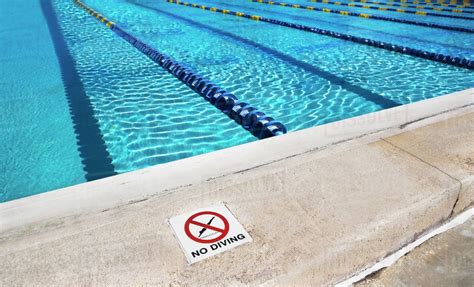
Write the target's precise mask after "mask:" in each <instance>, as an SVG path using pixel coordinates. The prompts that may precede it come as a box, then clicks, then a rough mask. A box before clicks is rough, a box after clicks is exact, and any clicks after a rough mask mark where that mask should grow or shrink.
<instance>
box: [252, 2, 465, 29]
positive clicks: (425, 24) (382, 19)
mask: <svg viewBox="0 0 474 287" xmlns="http://www.w3.org/2000/svg"><path fill="white" fill-rule="evenodd" d="M250 1H251V2H254V3H259V4H265V5H274V6H279V7H289V8H297V9H305V10H309V11H315V12H325V13H333V14H338V15H343V16H353V17H362V18H365V19H369V18H370V19H374V20H381V21H389V22H397V23H402V24H409V25H416V26H423V27H428V28H436V29H443V30H450V31H456V32H465V33H474V29H470V28H463V27H453V26H446V25H441V24H435V23H427V22H418V21H412V20H404V19H398V18H393V17H384V16H378V15H372V14H365V13H356V12H350V11H342V10H335V9H329V8H318V7H314V6H306V5H299V4H290V3H285V2H274V1H267V0H250ZM311 1H318V0H311ZM328 2H329V1H328ZM331 2H332V1H331ZM341 5H342V4H341ZM348 5H349V4H348ZM387 9H388V8H387ZM412 12H413V11H412ZM420 13H421V14H423V15H422V16H426V15H428V14H429V13H427V12H417V14H415V15H421V14H420ZM451 18H452V17H451ZM469 19H470V20H474V18H469Z"/></svg>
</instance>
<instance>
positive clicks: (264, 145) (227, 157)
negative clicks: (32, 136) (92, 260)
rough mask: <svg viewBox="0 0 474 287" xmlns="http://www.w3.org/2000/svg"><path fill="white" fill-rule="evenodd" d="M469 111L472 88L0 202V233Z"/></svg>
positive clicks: (97, 209)
mask: <svg viewBox="0 0 474 287" xmlns="http://www.w3.org/2000/svg"><path fill="white" fill-rule="evenodd" d="M469 106H474V88H470V89H467V90H464V91H460V92H455V93H451V94H447V95H444V96H439V97H435V98H431V99H427V100H423V101H419V102H416V103H412V104H407V105H403V106H398V107H394V108H390V109H385V110H382V111H378V112H374V113H369V114H365V115H361V116H357V117H353V118H349V119H345V120H341V121H337V122H333V123H329V124H325V125H321V126H317V127H313V128H308V129H304V130H300V131H295V132H291V133H289V134H286V135H282V136H278V137H273V138H268V139H265V140H261V141H257V142H252V143H247V144H243V145H239V146H235V147H231V148H227V149H223V150H218V151H214V152H210V153H207V154H203V155H198V156H194V157H190V158H185V159H181V160H177V161H173V162H169V163H166V164H161V165H156V166H152V167H148V168H144V169H140V170H136V171H132V172H129V173H125V174H120V175H115V176H112V177H108V178H104V179H100V180H96V181H91V182H86V183H82V184H78V185H75V186H70V187H65V188H61V189H57V190H53V191H50V192H45V193H41V194H37V195H33V196H30V197H25V198H21V199H17V200H13V201H8V202H4V203H0V218H1V222H0V223H1V226H0V232H3V231H5V230H8V229H11V228H15V227H20V226H24V225H28V224H31V223H35V222H40V221H46V220H50V219H55V218H62V217H67V216H72V215H77V214H85V213H92V212H99V211H102V210H107V209H110V208H114V207H117V206H120V205H124V204H128V203H131V202H138V201H141V200H145V199H147V198H150V197H152V196H157V195H159V194H163V193H167V192H172V191H173V190H176V189H178V188H180V187H183V186H189V185H193V184H196V183H199V182H203V181H207V180H211V179H215V178H219V177H224V176H226V175H230V174H234V173H239V172H242V171H246V170H249V169H253V168H256V167H259V166H262V165H267V164H270V163H273V162H277V161H280V160H283V159H286V158H291V157H294V156H297V155H301V154H304V153H307V152H310V151H314V150H319V149H324V148H326V147H329V146H331V145H335V144H340V143H344V142H349V141H351V140H354V139H363V140H365V141H368V142H372V141H376V140H378V139H380V138H382V136H384V137H385V136H387V135H393V134H397V133H401V132H403V131H407V130H410V129H414V128H417V127H420V126H425V125H427V124H430V123H434V122H438V121H440V120H443V119H446V118H450V117H452V116H454V115H456V113H460V112H462V109H463V108H465V107H469ZM242 159H245V161H244V160H242ZM157 182H158V183H159V186H156V187H155V185H156V183H157ZM150 190H153V191H150Z"/></svg>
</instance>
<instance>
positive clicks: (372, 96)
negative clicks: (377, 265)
mask: <svg viewBox="0 0 474 287" xmlns="http://www.w3.org/2000/svg"><path fill="white" fill-rule="evenodd" d="M128 2H130V3H132V4H134V5H136V6H139V7H142V8H145V9H149V10H153V11H155V12H157V13H161V14H164V15H167V16H169V17H171V18H174V19H177V20H181V21H183V22H186V23H188V24H190V25H192V26H195V27H197V28H201V29H206V30H208V31H211V32H213V33H215V34H217V35H220V36H224V37H227V38H230V39H232V40H234V41H236V42H239V43H242V44H245V45H247V46H250V47H252V48H255V49H258V50H259V51H262V52H264V53H266V54H268V55H271V56H273V57H275V58H277V59H279V60H282V61H284V62H286V63H288V64H290V65H293V66H296V67H298V68H301V69H303V70H305V71H306V72H309V73H312V74H314V75H317V76H319V77H321V78H323V79H326V80H328V81H329V82H331V84H333V85H339V86H341V87H342V88H343V89H345V90H347V91H350V92H352V93H354V94H357V95H358V96H360V97H363V98H365V99H366V100H368V101H371V102H373V103H375V104H377V105H379V106H380V107H382V108H391V107H395V106H399V105H401V104H400V103H398V102H395V101H392V100H390V99H387V98H385V97H383V96H382V95H379V94H377V93H374V92H372V91H369V90H367V89H364V88H362V87H360V86H357V85H354V84H351V83H349V82H347V81H346V80H344V79H343V78H340V77H338V76H337V75H334V74H331V73H329V72H326V71H323V70H321V69H319V68H317V67H315V66H313V65H311V64H308V63H305V62H303V61H300V60H298V59H295V58H293V57H291V56H289V55H287V54H284V53H282V52H280V51H278V50H275V49H272V48H270V47H267V46H264V45H262V44H259V43H257V42H254V41H252V40H249V39H246V38H243V37H240V36H238V35H235V34H232V33H229V32H226V31H223V30H220V29H217V28H214V27H211V26H208V25H205V24H202V23H199V22H196V21H194V20H191V19H188V18H185V17H182V16H179V15H176V14H172V13H169V12H166V11H163V10H161V9H158V8H155V7H151V6H146V5H143V4H140V3H136V2H133V1H128Z"/></svg>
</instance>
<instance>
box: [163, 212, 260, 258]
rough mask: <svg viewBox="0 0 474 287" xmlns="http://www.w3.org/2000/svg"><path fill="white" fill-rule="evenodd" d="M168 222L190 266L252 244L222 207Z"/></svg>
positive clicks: (245, 232)
mask: <svg viewBox="0 0 474 287" xmlns="http://www.w3.org/2000/svg"><path fill="white" fill-rule="evenodd" d="M169 222H170V225H171V228H172V229H173V231H174V233H175V235H176V238H177V239H178V241H179V244H180V245H181V248H182V249H183V251H184V254H185V255H186V258H187V259H188V262H189V263H191V264H192V263H195V262H198V261H200V260H203V259H206V258H208V257H211V256H214V255H216V254H219V253H221V252H224V251H226V250H229V249H232V248H234V247H237V246H239V245H242V244H244V243H247V242H251V241H252V238H251V237H250V235H249V234H248V233H247V231H245V229H244V228H243V227H242V225H241V224H240V223H239V222H238V221H237V219H236V218H235V217H234V215H233V214H232V213H231V212H230V211H229V209H227V207H226V206H225V205H223V204H220V205H215V206H211V207H208V208H202V209H199V210H195V211H192V212H189V213H186V214H182V215H178V216H175V217H172V218H170V220H169Z"/></svg>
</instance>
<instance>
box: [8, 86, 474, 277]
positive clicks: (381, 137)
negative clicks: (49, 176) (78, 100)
mask: <svg viewBox="0 0 474 287" xmlns="http://www.w3.org/2000/svg"><path fill="white" fill-rule="evenodd" d="M473 182H474V89H470V90H466V91H463V92H459V93H454V94H451V95H446V96H442V97H437V98H433V99H429V100H426V101H422V102H418V103H414V104H410V105H405V106H401V107H397V108H393V109H388V110H384V111H381V112H377V113H372V114H368V115H364V116H361V117H357V118H352V119H348V120H344V121H340V122H337V123H332V124H328V125H324V126H319V127H315V128H312V129H307V130H303V131H298V132H294V133H291V134H288V135H285V136H281V137H276V138H272V139H268V140H264V141H260V142H256V143H250V144H246V145H242V146H238V147H234V148H230V149H226V150H221V151H217V152H213V153H210V154H206V155H202V156H197V157H193V158H188V159H184V160H180V161H176V162H172V163H169V164H164V165H160V166H155V167H151V168H147V169H144V170H139V171H136V172H131V173H128V174H123V175H119V176H114V177H110V178H106V179H103V180H98V181H94V182H90V183H86V184H82V185H78V186H73V187H69V188H65V189H62V190H58V191H53V192H49V193H44V194H40V195H36V196H32V197H28V198H24V199H20V200H15V201H11V202H6V203H3V204H0V220H1V229H0V258H1V260H0V270H2V276H1V277H0V278H1V279H0V282H1V284H3V285H20V284H27V285H33V284H34V285H40V284H43V285H45V284H48V285H49V284H57V285H66V284H67V285H90V284H94V285H105V284H108V285H118V284H122V285H124V284H128V285H132V284H141V285H143V284H159V285H164V284H180V285H184V284H189V285H229V284H231V285H247V284H252V285H254V284H268V285H288V284H291V285H303V284H308V283H311V284H312V285H322V284H333V283H337V282H340V281H342V280H344V279H346V278H347V277H350V276H351V275H353V274H355V273H357V272H359V271H360V270H362V269H365V268H366V267H368V266H371V265H372V264H374V263H375V262H376V261H378V260H380V259H382V258H384V257H385V256H387V255H389V254H391V253H393V252H394V251H396V250H398V249H400V248H401V247H402V246H404V245H406V244H407V243H409V242H412V241H414V240H415V239H416V238H418V237H419V236H421V235H422V234H424V233H426V232H428V231H429V230H431V229H433V228H435V227H436V226H438V225H440V224H441V223H443V222H445V221H446V220H448V219H449V218H452V217H453V216H455V215H457V214H459V213H460V212H462V211H463V210H466V209H467V208H469V207H470V206H472V204H473V202H474V184H473ZM220 202H224V203H226V205H227V207H229V209H230V210H231V211H232V212H233V214H234V215H235V216H236V218H237V219H238V220H239V221H240V222H241V223H242V225H243V226H244V227H245V229H246V230H247V231H248V232H249V233H250V235H251V236H252V238H253V242H252V243H248V244H246V245H242V246H240V247H238V248H235V249H233V250H231V251H227V252H225V253H222V254H219V255H217V256H215V257H212V258H209V259H206V260H204V261H201V262H198V263H195V264H193V265H188V263H187V262H186V259H185V257H184V254H183V252H182V251H181V249H180V247H179V244H178V242H177V241H176V239H175V238H174V237H173V233H172V231H171V228H170V227H169V225H168V223H167V220H168V219H169V218H170V217H172V216H175V215H179V214H182V213H185V212H188V211H191V210H194V209H197V208H201V207H206V206H210V205H214V204H216V203H220Z"/></svg>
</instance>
